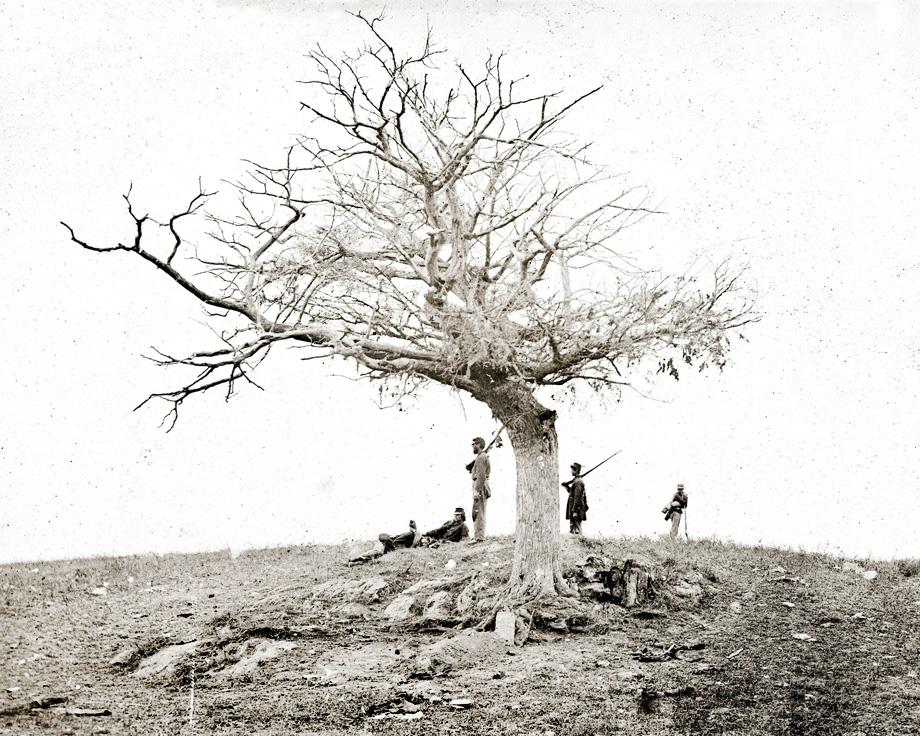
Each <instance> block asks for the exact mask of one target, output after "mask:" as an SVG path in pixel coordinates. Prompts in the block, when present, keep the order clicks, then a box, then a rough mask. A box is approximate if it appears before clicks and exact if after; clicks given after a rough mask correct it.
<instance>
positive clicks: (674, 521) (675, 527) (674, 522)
mask: <svg viewBox="0 0 920 736" xmlns="http://www.w3.org/2000/svg"><path fill="white" fill-rule="evenodd" d="M683 516H684V515H683V514H682V513H680V511H674V512H672V513H671V539H678V532H680V520H681V519H682V518H683Z"/></svg>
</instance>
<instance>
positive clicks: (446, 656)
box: [416, 629, 507, 673]
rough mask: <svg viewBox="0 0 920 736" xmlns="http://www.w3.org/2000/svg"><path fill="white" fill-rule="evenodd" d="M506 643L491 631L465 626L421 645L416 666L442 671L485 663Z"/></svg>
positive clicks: (419, 668)
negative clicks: (461, 629) (439, 638)
mask: <svg viewBox="0 0 920 736" xmlns="http://www.w3.org/2000/svg"><path fill="white" fill-rule="evenodd" d="M506 646H507V645H506V644H504V643H503V642H502V641H501V640H500V639H499V638H498V637H496V636H495V635H494V634H493V633H492V632H491V631H476V630H474V629H465V630H464V631H461V632H460V633H459V634H457V635H455V636H450V637H447V638H444V639H441V640H439V641H436V642H434V643H433V644H429V645H427V646H425V647H422V648H421V649H420V650H419V653H418V656H417V657H416V670H417V671H419V672H428V673H439V672H447V671H448V670H457V669H461V668H463V667H468V666H472V665H477V666H483V663H484V661H485V660H486V659H487V658H488V657H490V656H493V655H496V654H500V653H501V652H503V651H504V650H505V647H506Z"/></svg>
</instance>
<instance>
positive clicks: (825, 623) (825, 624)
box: [821, 621, 834, 629]
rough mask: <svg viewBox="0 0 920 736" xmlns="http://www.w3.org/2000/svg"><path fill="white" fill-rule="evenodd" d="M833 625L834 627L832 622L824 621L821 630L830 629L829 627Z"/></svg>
mask: <svg viewBox="0 0 920 736" xmlns="http://www.w3.org/2000/svg"><path fill="white" fill-rule="evenodd" d="M833 625H834V624H833V622H832V621H825V622H824V623H823V624H821V628H822V629H829V628H830V627H831V626H833Z"/></svg>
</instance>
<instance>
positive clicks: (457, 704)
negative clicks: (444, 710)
mask: <svg viewBox="0 0 920 736" xmlns="http://www.w3.org/2000/svg"><path fill="white" fill-rule="evenodd" d="M448 705H449V706H450V707H451V708H453V709H454V710H468V709H469V708H472V707H473V701H472V700H470V699H469V698H454V699H453V700H451V701H450V702H449V703H448Z"/></svg>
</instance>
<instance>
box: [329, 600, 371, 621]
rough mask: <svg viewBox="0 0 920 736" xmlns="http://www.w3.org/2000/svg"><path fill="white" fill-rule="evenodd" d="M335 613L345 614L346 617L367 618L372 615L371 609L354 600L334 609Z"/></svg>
mask: <svg viewBox="0 0 920 736" xmlns="http://www.w3.org/2000/svg"><path fill="white" fill-rule="evenodd" d="M336 613H338V614H341V615H342V616H347V617H348V618H360V619H368V618H371V617H372V616H373V613H372V612H371V609H370V608H368V607H367V606H365V605H364V604H363V603H357V602H356V601H351V602H350V603H346V604H345V605H344V606H341V607H340V608H337V609H336Z"/></svg>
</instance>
